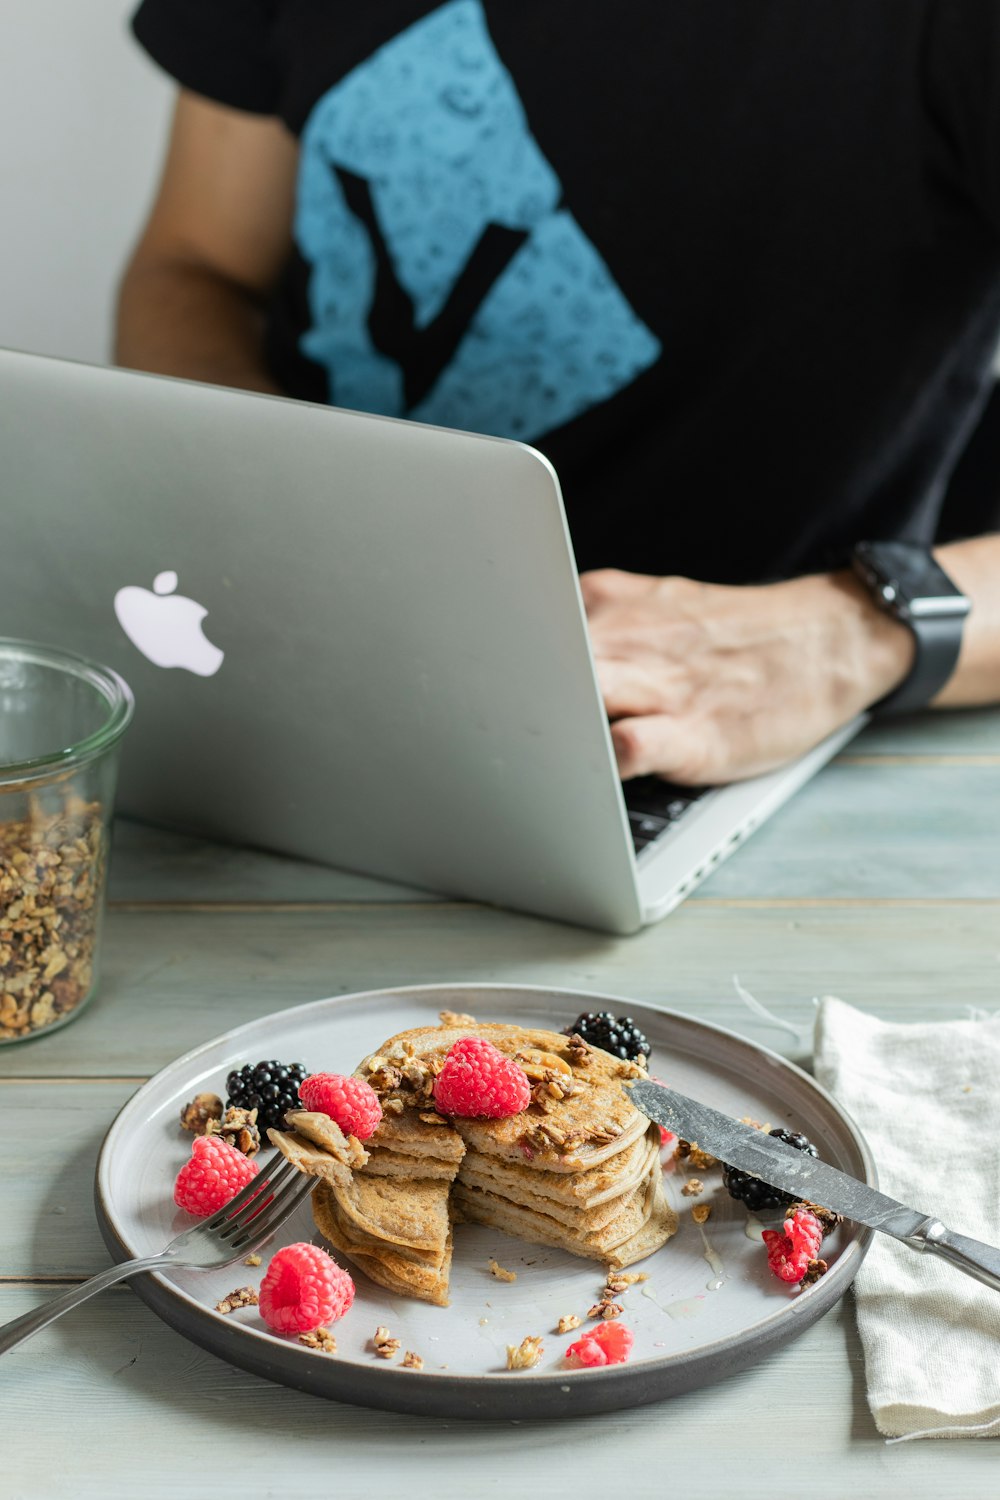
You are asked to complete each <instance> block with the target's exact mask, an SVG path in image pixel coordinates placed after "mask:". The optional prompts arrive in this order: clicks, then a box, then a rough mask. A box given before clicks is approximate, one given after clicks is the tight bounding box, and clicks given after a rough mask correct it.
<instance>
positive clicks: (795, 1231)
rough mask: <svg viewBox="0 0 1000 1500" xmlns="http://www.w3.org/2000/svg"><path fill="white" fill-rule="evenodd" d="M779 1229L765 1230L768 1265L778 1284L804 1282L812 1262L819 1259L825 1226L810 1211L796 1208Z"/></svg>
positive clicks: (763, 1236) (764, 1239)
mask: <svg viewBox="0 0 1000 1500" xmlns="http://www.w3.org/2000/svg"><path fill="white" fill-rule="evenodd" d="M782 1227H783V1229H784V1233H783V1234H782V1233H780V1232H779V1231H778V1230H777V1229H765V1230H764V1233H763V1235H762V1236H761V1238H762V1239H763V1241H764V1244H765V1246H766V1247H767V1263H768V1266H769V1267H770V1268H771V1271H772V1272H773V1273H774V1275H775V1276H777V1278H778V1280H779V1281H790V1282H795V1281H802V1280H803V1279H804V1278H805V1275H806V1272H807V1271H808V1270H809V1263H810V1261H815V1260H817V1259H818V1257H819V1247H820V1243H821V1242H822V1239H823V1226H822V1224H821V1223H820V1221H819V1219H817V1217H816V1215H815V1214H814V1213H813V1212H812V1210H811V1209H808V1208H801V1207H800V1208H795V1209H793V1210H792V1215H791V1218H788V1219H786V1220H785V1222H784V1225H783V1226H782Z"/></svg>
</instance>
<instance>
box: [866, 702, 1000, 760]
mask: <svg viewBox="0 0 1000 1500" xmlns="http://www.w3.org/2000/svg"><path fill="white" fill-rule="evenodd" d="M844 754H845V755H855V754H864V755H1000V709H996V708H976V709H954V710H949V711H948V712H941V711H937V710H935V711H934V712H931V711H929V710H928V711H927V712H926V713H922V714H904V715H901V716H900V717H899V718H887V719H879V720H877V722H875V723H874V724H870V725H869V726H868V728H867V729H866V730H865V731H864V733H863V734H861V735H859V737H858V738H857V739H856V740H855V741H854V743H853V744H852V745H848V747H847V749H846V750H845V751H844Z"/></svg>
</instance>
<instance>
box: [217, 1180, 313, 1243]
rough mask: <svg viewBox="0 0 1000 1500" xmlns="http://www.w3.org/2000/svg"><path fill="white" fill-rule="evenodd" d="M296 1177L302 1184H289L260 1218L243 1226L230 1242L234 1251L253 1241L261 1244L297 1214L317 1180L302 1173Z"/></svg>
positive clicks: (267, 1206) (266, 1207) (268, 1205)
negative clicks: (296, 1211) (291, 1216)
mask: <svg viewBox="0 0 1000 1500" xmlns="http://www.w3.org/2000/svg"><path fill="white" fill-rule="evenodd" d="M296 1176H298V1177H300V1178H301V1181H300V1182H293V1183H289V1184H287V1185H286V1186H285V1188H284V1189H283V1191H282V1192H280V1193H278V1194H276V1195H275V1197H274V1198H273V1199H272V1201H271V1202H270V1203H268V1204H267V1205H266V1206H265V1209H264V1211H263V1212H262V1213H261V1215H260V1217H259V1218H255V1219H251V1220H250V1222H249V1223H247V1224H244V1225H242V1226H241V1228H240V1230H239V1232H238V1233H237V1234H235V1235H234V1236H233V1238H232V1239H231V1240H230V1245H231V1246H232V1248H233V1249H236V1248H237V1247H241V1246H244V1245H246V1244H248V1243H249V1242H250V1241H251V1240H252V1241H254V1242H256V1243H258V1244H259V1243H260V1242H261V1241H262V1240H265V1239H267V1238H268V1236H269V1235H271V1234H273V1233H274V1231H275V1230H276V1229H278V1228H279V1227H280V1226H281V1225H282V1224H283V1223H284V1222H285V1220H286V1219H287V1218H289V1216H290V1215H291V1214H293V1213H294V1212H295V1210H296V1209H297V1208H298V1206H299V1204H300V1203H301V1202H302V1201H303V1199H304V1198H307V1197H308V1196H309V1194H310V1193H311V1192H312V1190H313V1188H314V1187H315V1186H316V1182H315V1179H314V1178H312V1177H306V1176H304V1174H302V1173H296Z"/></svg>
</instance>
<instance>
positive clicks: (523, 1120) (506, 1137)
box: [357, 1022, 649, 1173]
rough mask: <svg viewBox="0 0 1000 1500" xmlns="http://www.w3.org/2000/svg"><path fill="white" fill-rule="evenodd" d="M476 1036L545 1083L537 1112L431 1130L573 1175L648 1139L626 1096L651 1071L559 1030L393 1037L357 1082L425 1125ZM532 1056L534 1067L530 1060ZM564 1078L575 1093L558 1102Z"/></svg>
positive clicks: (441, 1029) (415, 1032) (461, 1029)
mask: <svg viewBox="0 0 1000 1500" xmlns="http://www.w3.org/2000/svg"><path fill="white" fill-rule="evenodd" d="M470 1036H473V1037H479V1038H482V1039H483V1040H484V1041H488V1042H491V1043H492V1044H493V1046H494V1047H496V1048H497V1049H498V1051H500V1052H503V1053H504V1054H505V1055H506V1056H508V1057H513V1058H514V1059H515V1060H516V1061H518V1062H521V1065H522V1066H524V1067H525V1071H526V1072H528V1075H529V1078H532V1079H533V1081H534V1080H536V1079H537V1082H538V1088H537V1089H536V1090H535V1091H534V1093H535V1094H537V1096H538V1097H537V1098H536V1097H533V1100H532V1105H531V1107H530V1108H529V1109H527V1110H525V1111H523V1112H522V1113H520V1114H516V1115H510V1116H508V1117H507V1118H506V1119H503V1120H475V1119H459V1118H456V1119H454V1120H453V1121H452V1122H451V1126H450V1127H449V1126H431V1127H428V1128H429V1129H430V1130H432V1131H433V1130H435V1129H436V1130H447V1129H449V1128H454V1130H455V1131H457V1133H458V1134H459V1135H460V1136H461V1138H462V1140H463V1141H464V1142H465V1144H466V1146H467V1147H469V1148H471V1149H473V1150H476V1151H478V1152H479V1153H480V1154H481V1155H487V1156H496V1157H500V1158H502V1159H504V1160H506V1161H510V1162H513V1163H515V1164H517V1165H519V1166H529V1167H532V1168H534V1169H535V1170H538V1171H551V1172H566V1173H577V1172H583V1171H587V1170H589V1169H590V1168H592V1167H596V1166H599V1165H600V1164H601V1163H602V1162H604V1161H607V1160H609V1159H610V1158H611V1157H613V1156H615V1155H617V1154H618V1152H619V1151H621V1150H622V1149H624V1147H626V1146H628V1145H631V1144H632V1143H633V1142H634V1141H636V1140H638V1139H639V1137H640V1136H642V1135H644V1134H645V1132H646V1130H647V1128H648V1125H649V1122H648V1120H646V1118H645V1116H644V1115H641V1114H640V1113H639V1111H638V1110H637V1109H636V1108H635V1106H634V1105H633V1104H630V1103H629V1101H628V1099H627V1098H626V1097H625V1095H624V1093H623V1091H622V1083H623V1082H624V1081H625V1080H626V1079H630V1078H641V1077H644V1076H645V1074H644V1073H643V1070H642V1069H641V1068H639V1067H638V1066H637V1065H636V1064H635V1063H632V1062H625V1061H623V1060H622V1059H620V1058H616V1057H612V1056H611V1055H610V1053H607V1052H602V1051H600V1049H599V1048H596V1047H589V1046H587V1045H586V1044H585V1043H574V1041H573V1039H571V1038H570V1037H566V1036H563V1035H562V1033H561V1032H557V1031H541V1030H529V1029H528V1028H526V1027H522V1026H506V1025H503V1024H502V1023H500V1022H492V1023H491V1022H487V1023H477V1024H475V1025H466V1026H451V1025H449V1026H418V1027H415V1028H413V1029H412V1030H410V1031H404V1032H400V1033H399V1035H397V1036H394V1037H390V1038H389V1040H388V1041H387V1042H386V1043H385V1045H384V1046H382V1047H380V1048H379V1049H378V1052H377V1053H373V1054H372V1055H371V1056H370V1057H367V1058H365V1060H364V1061H363V1062H362V1064H361V1066H360V1067H359V1068H358V1069H357V1076H358V1077H361V1078H365V1079H367V1081H368V1082H369V1083H371V1085H372V1087H373V1088H374V1089H375V1091H376V1093H378V1094H379V1095H380V1097H381V1098H382V1100H383V1107H387V1106H390V1105H391V1106H394V1105H395V1104H396V1102H400V1103H402V1105H403V1112H402V1114H401V1115H397V1116H393V1117H392V1118H393V1120H394V1121H395V1120H399V1121H401V1122H405V1121H407V1120H408V1119H412V1118H413V1116H414V1115H415V1114H416V1115H417V1117H418V1118H419V1109H420V1108H423V1109H424V1110H427V1109H431V1110H433V1082H434V1076H435V1074H436V1072H437V1071H438V1070H439V1069H440V1067H441V1065H442V1064H443V1062H444V1059H445V1057H446V1056H447V1054H448V1052H449V1050H450V1048H451V1047H452V1046H453V1045H454V1044H455V1042H457V1041H460V1040H461V1039H462V1038H463V1037H470ZM532 1054H534V1056H535V1058H537V1057H538V1056H541V1057H542V1058H550V1059H552V1061H553V1062H554V1063H555V1064H557V1065H558V1066H557V1067H546V1066H545V1064H544V1063H538V1062H535V1061H534V1060H533V1058H532ZM525 1057H526V1058H527V1059H528V1061H523V1060H522V1059H523V1058H525ZM562 1079H565V1080H566V1081H568V1083H569V1085H570V1087H571V1088H572V1089H573V1092H572V1093H571V1094H570V1095H569V1096H568V1097H563V1098H558V1097H552V1096H550V1095H549V1094H548V1092H547V1089H548V1085H549V1084H552V1086H553V1087H556V1088H558V1087H559V1085H560V1081H561V1080H562ZM387 1118H388V1117H387ZM383 1123H385V1121H383ZM388 1128H389V1130H390V1131H396V1130H398V1129H399V1128H400V1127H399V1126H397V1125H395V1124H393V1125H391V1126H389V1127H388ZM380 1129H381V1127H380ZM385 1144H389V1141H388V1140H386V1141H385ZM407 1149H409V1148H407Z"/></svg>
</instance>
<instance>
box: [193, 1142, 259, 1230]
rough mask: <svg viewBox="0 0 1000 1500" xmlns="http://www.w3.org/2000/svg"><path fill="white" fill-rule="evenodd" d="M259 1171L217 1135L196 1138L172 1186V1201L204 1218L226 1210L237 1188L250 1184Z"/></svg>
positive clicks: (252, 1163) (255, 1164)
mask: <svg viewBox="0 0 1000 1500" xmlns="http://www.w3.org/2000/svg"><path fill="white" fill-rule="evenodd" d="M258 1170H259V1168H258V1166H257V1163H256V1162H255V1161H249V1160H248V1159H247V1158H246V1157H245V1156H244V1155H243V1153H242V1152H241V1151H237V1150H236V1148H235V1146H230V1145H229V1144H228V1143H227V1142H226V1141H223V1140H220V1139H219V1137H218V1136H217V1135H199V1136H195V1138H194V1140H193V1141H192V1142H191V1156H190V1158H189V1160H188V1161H186V1162H185V1163H184V1165H183V1167H181V1169H180V1171H179V1172H178V1174H177V1181H176V1182H175V1183H174V1202H175V1203H176V1204H177V1207H178V1208H185V1209H187V1211H188V1213H189V1214H197V1215H198V1216H199V1218H203V1219H204V1218H206V1217H207V1216H208V1215H209V1214H217V1213H218V1212H219V1209H220V1208H225V1206H226V1204H227V1203H229V1202H230V1201H231V1200H232V1199H233V1198H235V1197H236V1194H237V1193H238V1192H239V1191H240V1188H244V1187H246V1185H247V1183H248V1182H252V1181H253V1179H254V1178H255V1177H256V1176H257V1172H258Z"/></svg>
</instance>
